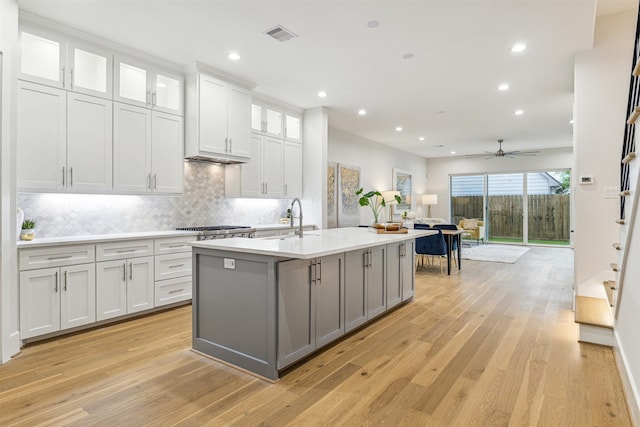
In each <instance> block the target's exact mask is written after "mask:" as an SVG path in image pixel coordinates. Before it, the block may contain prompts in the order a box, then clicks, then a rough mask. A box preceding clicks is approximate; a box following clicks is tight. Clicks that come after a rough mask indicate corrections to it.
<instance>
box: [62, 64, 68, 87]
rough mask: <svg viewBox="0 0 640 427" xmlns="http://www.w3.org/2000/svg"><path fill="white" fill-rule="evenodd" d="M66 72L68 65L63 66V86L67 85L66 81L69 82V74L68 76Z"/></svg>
mask: <svg viewBox="0 0 640 427" xmlns="http://www.w3.org/2000/svg"><path fill="white" fill-rule="evenodd" d="M66 74H67V67H64V66H63V67H62V87H65V86H66V83H67V76H66Z"/></svg>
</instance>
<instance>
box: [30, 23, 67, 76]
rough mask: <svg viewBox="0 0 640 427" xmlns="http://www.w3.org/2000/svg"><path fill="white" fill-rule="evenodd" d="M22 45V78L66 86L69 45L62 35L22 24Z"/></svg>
mask: <svg viewBox="0 0 640 427" xmlns="http://www.w3.org/2000/svg"><path fill="white" fill-rule="evenodd" d="M20 47H21V49H20V74H19V76H20V78H21V79H25V80H30V81H34V82H37V83H42V84H46V85H48V86H54V87H58V88H63V87H64V79H65V71H66V70H65V63H66V51H67V47H66V42H65V40H64V39H63V38H62V37H58V36H55V35H52V34H48V33H47V32H45V31H40V30H37V29H33V28H29V27H25V26H22V27H21V29H20Z"/></svg>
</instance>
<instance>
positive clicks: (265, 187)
mask: <svg viewBox="0 0 640 427" xmlns="http://www.w3.org/2000/svg"><path fill="white" fill-rule="evenodd" d="M264 194H269V183H268V182H265V183H264Z"/></svg>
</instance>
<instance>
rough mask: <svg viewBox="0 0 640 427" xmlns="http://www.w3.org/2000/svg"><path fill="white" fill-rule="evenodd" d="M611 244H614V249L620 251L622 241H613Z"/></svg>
mask: <svg viewBox="0 0 640 427" xmlns="http://www.w3.org/2000/svg"><path fill="white" fill-rule="evenodd" d="M611 245H612V246H613V249H615V250H616V251H619V250H620V249H621V246H620V243H612V244H611Z"/></svg>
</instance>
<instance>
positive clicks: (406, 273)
mask: <svg viewBox="0 0 640 427" xmlns="http://www.w3.org/2000/svg"><path fill="white" fill-rule="evenodd" d="M415 244H416V241H415V240H407V241H405V242H403V245H404V248H403V249H402V251H401V253H400V272H401V274H402V276H401V277H402V301H408V300H410V299H412V298H413V294H414V293H415V271H416V268H415V256H414V254H415Z"/></svg>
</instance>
